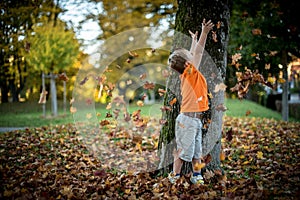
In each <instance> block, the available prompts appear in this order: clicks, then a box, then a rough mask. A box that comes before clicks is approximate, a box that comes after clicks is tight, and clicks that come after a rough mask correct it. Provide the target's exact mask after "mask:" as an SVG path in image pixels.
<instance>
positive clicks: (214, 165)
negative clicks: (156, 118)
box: [159, 0, 231, 173]
mask: <svg viewBox="0 0 300 200" xmlns="http://www.w3.org/2000/svg"><path fill="white" fill-rule="evenodd" d="M230 5H231V2H230V1H205V0H200V1H192V0H181V1H178V11H177V13H176V22H175V30H176V31H178V32H180V33H183V34H185V35H188V36H189V33H188V31H189V30H191V31H192V32H195V31H198V32H199V33H200V32H201V23H202V21H203V19H204V18H205V19H211V20H212V21H213V22H214V23H215V24H217V23H218V22H219V24H220V27H218V29H215V30H214V31H215V32H216V34H217V37H218V38H217V40H214V38H213V37H212V34H210V35H208V38H207V42H206V46H205V49H206V51H207V52H208V55H210V56H211V58H212V60H213V61H214V63H215V64H216V66H217V68H218V69H219V72H215V73H221V77H222V78H223V79H224V78H225V71H226V65H227V59H226V58H227V51H226V49H227V43H228V36H229V35H228V33H229V18H230ZM216 28H217V25H216ZM183 38H184V37H183ZM174 41H175V42H174V48H176V47H185V48H189V46H190V41H188V40H182V39H181V38H180V37H178V38H176V37H175V39H174ZM204 58H205V57H204ZM203 62H206V61H205V59H203V60H202V63H201V65H200V66H202V65H204V63H203ZM202 70H203V71H205V69H202ZM203 71H202V72H203ZM208 86H209V87H210V83H208ZM167 87H168V92H167V94H166V96H165V100H164V105H165V106H170V104H169V103H170V102H171V101H172V99H174V98H175V97H180V83H179V79H178V75H176V74H174V75H173V76H170V77H169V80H168V83H167ZM170 87H172V88H176V89H173V90H170ZM171 91H176V94H175V93H172V92H171ZM179 102H180V99H178V101H177V102H176V103H175V104H173V105H172V106H171V107H172V110H171V111H168V112H166V114H165V118H166V119H167V121H168V122H167V123H166V124H165V125H164V126H163V128H162V131H161V134H160V141H159V149H160V152H161V154H163V155H161V158H163V159H162V160H161V167H162V166H165V167H166V168H165V170H166V171H169V170H170V168H169V167H170V165H169V164H170V160H173V156H172V152H173V148H174V146H173V148H166V144H170V143H171V142H172V141H173V139H174V130H175V129H174V127H175V119H176V117H177V115H178V114H179V110H180V106H179ZM213 115H214V114H213ZM215 115H217V114H215ZM221 126H222V123H221V122H220V123H215V124H212V125H211V126H210V128H209V129H211V130H216V132H215V133H213V134H215V136H218V138H217V141H213V140H210V139H209V138H210V133H209V132H210V131H208V133H207V134H206V136H204V139H203V140H206V141H208V143H207V144H206V145H205V146H204V152H206V151H208V152H207V154H210V155H211V158H212V161H211V162H210V163H209V165H208V168H210V169H218V168H220V158H219V156H220V150H221V149H220V147H221V142H220V140H221ZM205 137H206V138H205ZM170 146H172V145H170ZM208 149H209V150H208ZM182 170H183V173H188V172H189V171H190V170H191V163H185V164H184V167H183V169H182Z"/></svg>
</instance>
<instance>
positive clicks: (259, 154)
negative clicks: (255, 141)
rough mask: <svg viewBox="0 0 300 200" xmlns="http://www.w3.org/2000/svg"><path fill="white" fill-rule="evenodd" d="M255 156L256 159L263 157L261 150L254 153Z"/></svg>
mask: <svg viewBox="0 0 300 200" xmlns="http://www.w3.org/2000/svg"><path fill="white" fill-rule="evenodd" d="M256 157H257V158H258V159H263V158H264V154H263V152H261V151H258V152H257V154H256Z"/></svg>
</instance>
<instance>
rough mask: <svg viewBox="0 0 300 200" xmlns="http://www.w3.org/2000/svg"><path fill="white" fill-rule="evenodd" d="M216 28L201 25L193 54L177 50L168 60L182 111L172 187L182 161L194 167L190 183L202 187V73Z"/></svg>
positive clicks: (205, 105)
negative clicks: (177, 84)
mask: <svg viewBox="0 0 300 200" xmlns="http://www.w3.org/2000/svg"><path fill="white" fill-rule="evenodd" d="M213 26H214V24H213V23H212V22H211V21H210V20H209V21H207V22H206V20H205V19H204V20H203V22H202V31H201V35H200V38H199V40H198V38H197V36H198V32H196V33H195V34H194V33H192V32H191V31H190V34H191V37H192V44H191V48H190V50H189V51H188V50H186V49H183V48H180V49H176V50H175V51H174V52H173V53H172V54H171V55H170V56H169V67H170V68H171V69H173V70H175V71H177V72H178V73H179V74H180V75H179V76H180V81H181V96H182V102H181V108H180V114H179V115H178V116H177V118H176V124H175V138H176V145H177V148H176V153H175V155H174V164H173V171H172V172H171V173H170V174H169V180H170V182H171V183H175V182H176V181H177V180H178V179H179V178H180V172H181V167H182V164H183V161H187V162H192V163H193V169H194V170H193V174H192V176H191V179H190V180H191V182H192V183H194V184H202V183H204V182H203V177H202V175H201V169H198V168H197V167H195V166H196V165H197V164H199V163H201V157H202V126H203V125H202V122H201V117H202V113H203V112H205V111H207V110H208V109H209V106H208V96H207V83H206V79H205V77H204V76H203V75H202V73H201V72H200V71H199V66H200V63H201V60H202V55H203V51H204V46H205V43H206V38H207V35H208V33H209V32H210V31H211V30H212V28H213Z"/></svg>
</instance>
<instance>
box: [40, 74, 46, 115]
mask: <svg viewBox="0 0 300 200" xmlns="http://www.w3.org/2000/svg"><path fill="white" fill-rule="evenodd" d="M44 91H46V85H45V73H44V72H42V91H41V92H44ZM42 108H43V117H46V103H43V104H42Z"/></svg>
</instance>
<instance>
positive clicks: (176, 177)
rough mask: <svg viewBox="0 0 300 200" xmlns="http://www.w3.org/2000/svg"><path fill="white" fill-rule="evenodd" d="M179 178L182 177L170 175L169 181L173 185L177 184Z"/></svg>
mask: <svg viewBox="0 0 300 200" xmlns="http://www.w3.org/2000/svg"><path fill="white" fill-rule="evenodd" d="M179 178H180V175H179V174H178V175H176V174H174V173H173V172H171V173H169V175H168V179H169V181H170V182H171V183H172V184H175V183H176V181H177V180H178V179H179Z"/></svg>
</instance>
